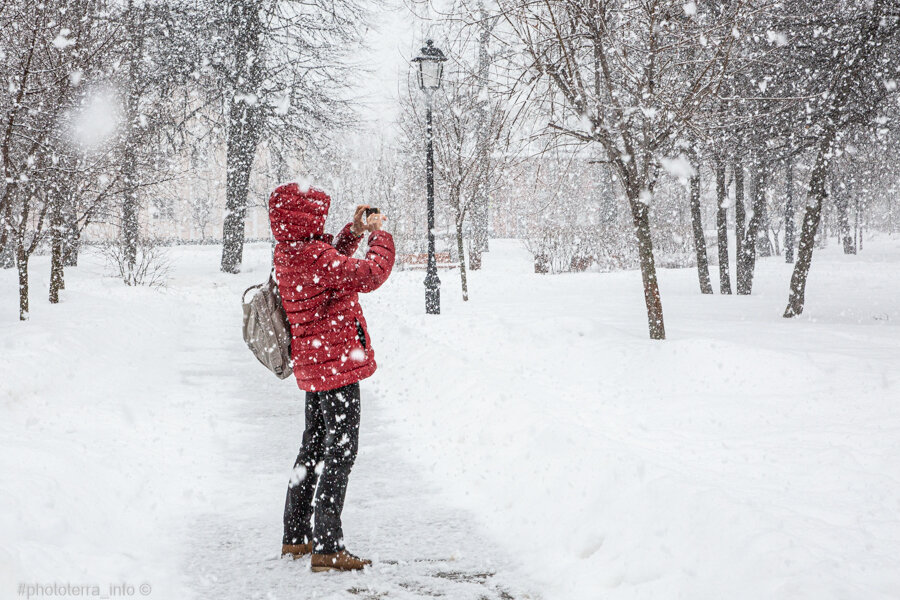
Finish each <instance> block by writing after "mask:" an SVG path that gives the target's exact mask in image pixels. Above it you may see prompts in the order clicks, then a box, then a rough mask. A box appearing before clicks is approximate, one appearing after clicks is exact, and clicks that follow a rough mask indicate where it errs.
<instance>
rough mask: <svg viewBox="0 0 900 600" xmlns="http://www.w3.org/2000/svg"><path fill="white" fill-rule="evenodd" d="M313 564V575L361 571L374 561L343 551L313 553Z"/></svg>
mask: <svg viewBox="0 0 900 600" xmlns="http://www.w3.org/2000/svg"><path fill="white" fill-rule="evenodd" d="M311 563H312V570H313V573H321V572H322V571H359V570H360V569H362V568H363V567H365V566H366V565H371V564H372V561H371V560H365V559H362V558H359V557H358V556H353V555H352V554H350V553H349V552H347V551H346V550H341V551H340V552H336V553H334V554H316V553H313V555H312V561H311Z"/></svg>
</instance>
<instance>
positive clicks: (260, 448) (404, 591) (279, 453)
mask: <svg viewBox="0 0 900 600" xmlns="http://www.w3.org/2000/svg"><path fill="white" fill-rule="evenodd" d="M193 297H194V300H195V301H196V300H197V297H196V295H193ZM215 298H218V299H219V301H220V302H221V301H222V295H221V294H216V295H215V297H210V298H206V299H205V301H203V302H199V303H196V304H195V305H194V310H195V318H194V319H193V320H192V321H193V323H194V333H195V335H193V336H192V337H190V338H185V344H184V346H183V347H182V348H181V351H180V353H179V354H180V357H179V359H178V363H179V365H180V370H181V379H182V381H183V382H184V384H185V385H187V386H189V387H190V388H191V389H196V390H203V394H204V395H209V394H215V395H220V396H221V399H222V400H223V401H224V402H223V404H224V405H226V406H229V407H230V411H229V412H230V414H229V413H225V414H223V415H221V416H219V417H217V419H223V420H226V421H230V424H229V425H227V426H223V425H222V424H220V425H219V427H224V428H225V429H226V430H228V431H231V432H232V433H231V435H229V436H228V442H227V443H226V445H225V448H224V449H223V455H222V456H221V458H222V461H221V469H220V471H219V472H217V473H215V474H214V475H213V476H211V477H209V482H210V483H209V485H208V486H207V493H209V494H211V495H213V496H214V497H215V498H216V501H215V503H214V505H215V511H214V512H207V513H205V514H201V515H199V516H198V520H197V522H196V524H195V525H193V526H191V527H190V528H189V529H190V534H189V541H188V544H187V548H186V554H185V556H184V559H183V563H184V564H185V578H186V580H187V581H189V582H190V585H191V587H192V588H194V590H195V591H196V592H197V596H198V597H199V598H216V599H220V600H226V599H230V598H234V599H241V600H243V599H252V598H268V599H277V598H304V599H305V598H356V597H358V598H385V597H387V598H399V599H404V598H409V599H412V598H423V597H430V596H443V597H447V598H453V599H459V600H467V599H470V598H471V599H473V600H476V599H477V600H494V599H499V600H512V599H514V598H515V599H519V598H535V597H536V596H535V595H533V594H531V595H529V594H527V593H525V592H523V591H522V589H521V587H520V586H519V585H518V584H517V583H516V582H515V581H514V577H512V576H509V575H507V572H508V571H511V570H513V569H514V568H515V565H514V564H513V563H511V561H510V559H509V558H508V557H504V556H503V555H502V554H501V553H500V550H499V549H498V548H497V547H496V546H495V545H494V544H493V543H492V542H490V541H488V540H487V539H486V538H485V537H484V535H483V534H479V532H478V530H477V527H476V525H475V524H474V522H473V520H472V517H471V516H470V515H468V514H467V513H465V512H463V511H461V510H459V509H452V508H450V507H448V506H446V505H445V503H444V502H443V501H442V499H441V496H440V493H439V491H438V490H437V489H435V487H434V486H433V485H431V484H428V483H426V482H425V478H424V477H423V474H422V473H421V472H420V469H421V467H416V466H413V465H412V464H411V463H409V462H407V461H405V460H404V459H403V458H402V457H401V452H400V451H399V445H400V444H403V443H404V440H402V439H398V438H397V437H396V436H395V434H394V433H392V432H391V430H390V427H389V424H388V423H387V420H386V417H385V415H384V413H383V408H382V406H381V404H382V402H381V400H380V399H379V398H378V397H377V396H375V395H374V394H373V393H372V391H371V386H370V385H369V384H368V382H363V384H362V396H363V397H362V407H363V408H362V410H363V413H362V427H361V434H360V453H359V457H358V459H357V461H356V464H355V466H354V469H353V473H352V475H351V479H350V486H349V488H348V493H347V500H346V505H345V510H344V513H345V514H344V530H345V534H346V535H347V537H348V539H347V543H348V547H349V548H350V550H351V551H353V552H354V553H357V554H359V555H361V556H365V557H368V558H371V559H373V561H374V564H373V566H372V567H371V568H370V569H367V570H366V572H364V573H350V574H334V573H329V574H314V573H312V572H311V571H310V569H309V561H308V559H307V560H298V561H293V560H290V559H282V558H280V556H279V554H280V544H281V512H282V506H283V501H284V491H285V485H286V482H287V477H288V474H289V471H290V467H291V465H292V463H293V459H294V457H295V456H296V450H297V448H298V445H299V443H300V436H301V433H302V429H303V394H302V392H301V391H300V390H299V389H297V388H296V386H295V385H294V383H293V381H292V380H288V381H285V382H280V381H278V380H277V379H275V378H274V377H271V376H270V375H269V374H268V373H267V372H265V371H264V369H263V368H262V367H261V366H259V365H257V364H255V362H253V361H252V357H251V356H250V355H249V353H248V351H247V349H246V347H244V346H243V344H242V343H240V340H239V339H238V340H235V336H234V335H233V334H234V322H233V318H234V314H233V310H229V309H233V308H234V306H233V302H234V298H233V297H231V296H227V297H226V299H227V301H228V302H229V303H231V305H227V306H222V307H221V309H220V310H212V311H211V310H209V308H210V307H209V305H208V303H211V302H214V301H215ZM201 340H205V341H206V344H203V345H200V341H201ZM211 364H214V365H216V367H215V368H210V365H211Z"/></svg>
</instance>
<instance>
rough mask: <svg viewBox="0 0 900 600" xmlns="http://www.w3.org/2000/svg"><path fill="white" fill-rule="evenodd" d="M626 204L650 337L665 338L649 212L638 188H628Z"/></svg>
mask: <svg viewBox="0 0 900 600" xmlns="http://www.w3.org/2000/svg"><path fill="white" fill-rule="evenodd" d="M628 195H629V198H628V204H629V207H630V208H631V219H632V223H633V225H634V236H635V240H636V241H637V246H638V257H639V258H640V263H641V279H642V280H643V283H644V303H645V304H646V305H647V323H648V325H649V327H650V339H653V340H664V339H666V327H665V323H664V322H663V309H662V299H661V298H660V295H659V281H658V280H657V277H656V264H655V262H654V259H653V240H652V239H651V237H650V214H649V210H648V208H647V205H646V204H644V203H643V202H641V201H640V192H639V190H633V189H632V190H629V194H628Z"/></svg>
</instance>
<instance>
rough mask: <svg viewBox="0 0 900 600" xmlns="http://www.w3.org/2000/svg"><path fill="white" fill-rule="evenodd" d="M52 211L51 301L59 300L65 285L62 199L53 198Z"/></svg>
mask: <svg viewBox="0 0 900 600" xmlns="http://www.w3.org/2000/svg"><path fill="white" fill-rule="evenodd" d="M51 202H53V208H52V210H51V212H50V303H51V304H57V303H58V302H59V291H60V290H61V289H63V287H64V286H65V280H64V278H63V277H64V275H63V252H64V250H63V219H62V207H61V206H60V204H61V200H60V199H59V198H53V199H52V200H51Z"/></svg>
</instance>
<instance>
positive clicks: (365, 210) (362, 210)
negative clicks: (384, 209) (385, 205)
mask: <svg viewBox="0 0 900 600" xmlns="http://www.w3.org/2000/svg"><path fill="white" fill-rule="evenodd" d="M386 220H387V217H385V216H384V215H383V214H382V213H381V211H380V210H379V209H378V208H376V207H373V206H369V205H368V204H360V205H359V206H357V207H356V212H355V213H354V215H353V225H351V226H350V231H352V232H353V234H354V235H362V234H363V233H365V232H366V231H379V230H380V229H381V228H382V227H383V226H384V222H385V221H386Z"/></svg>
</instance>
